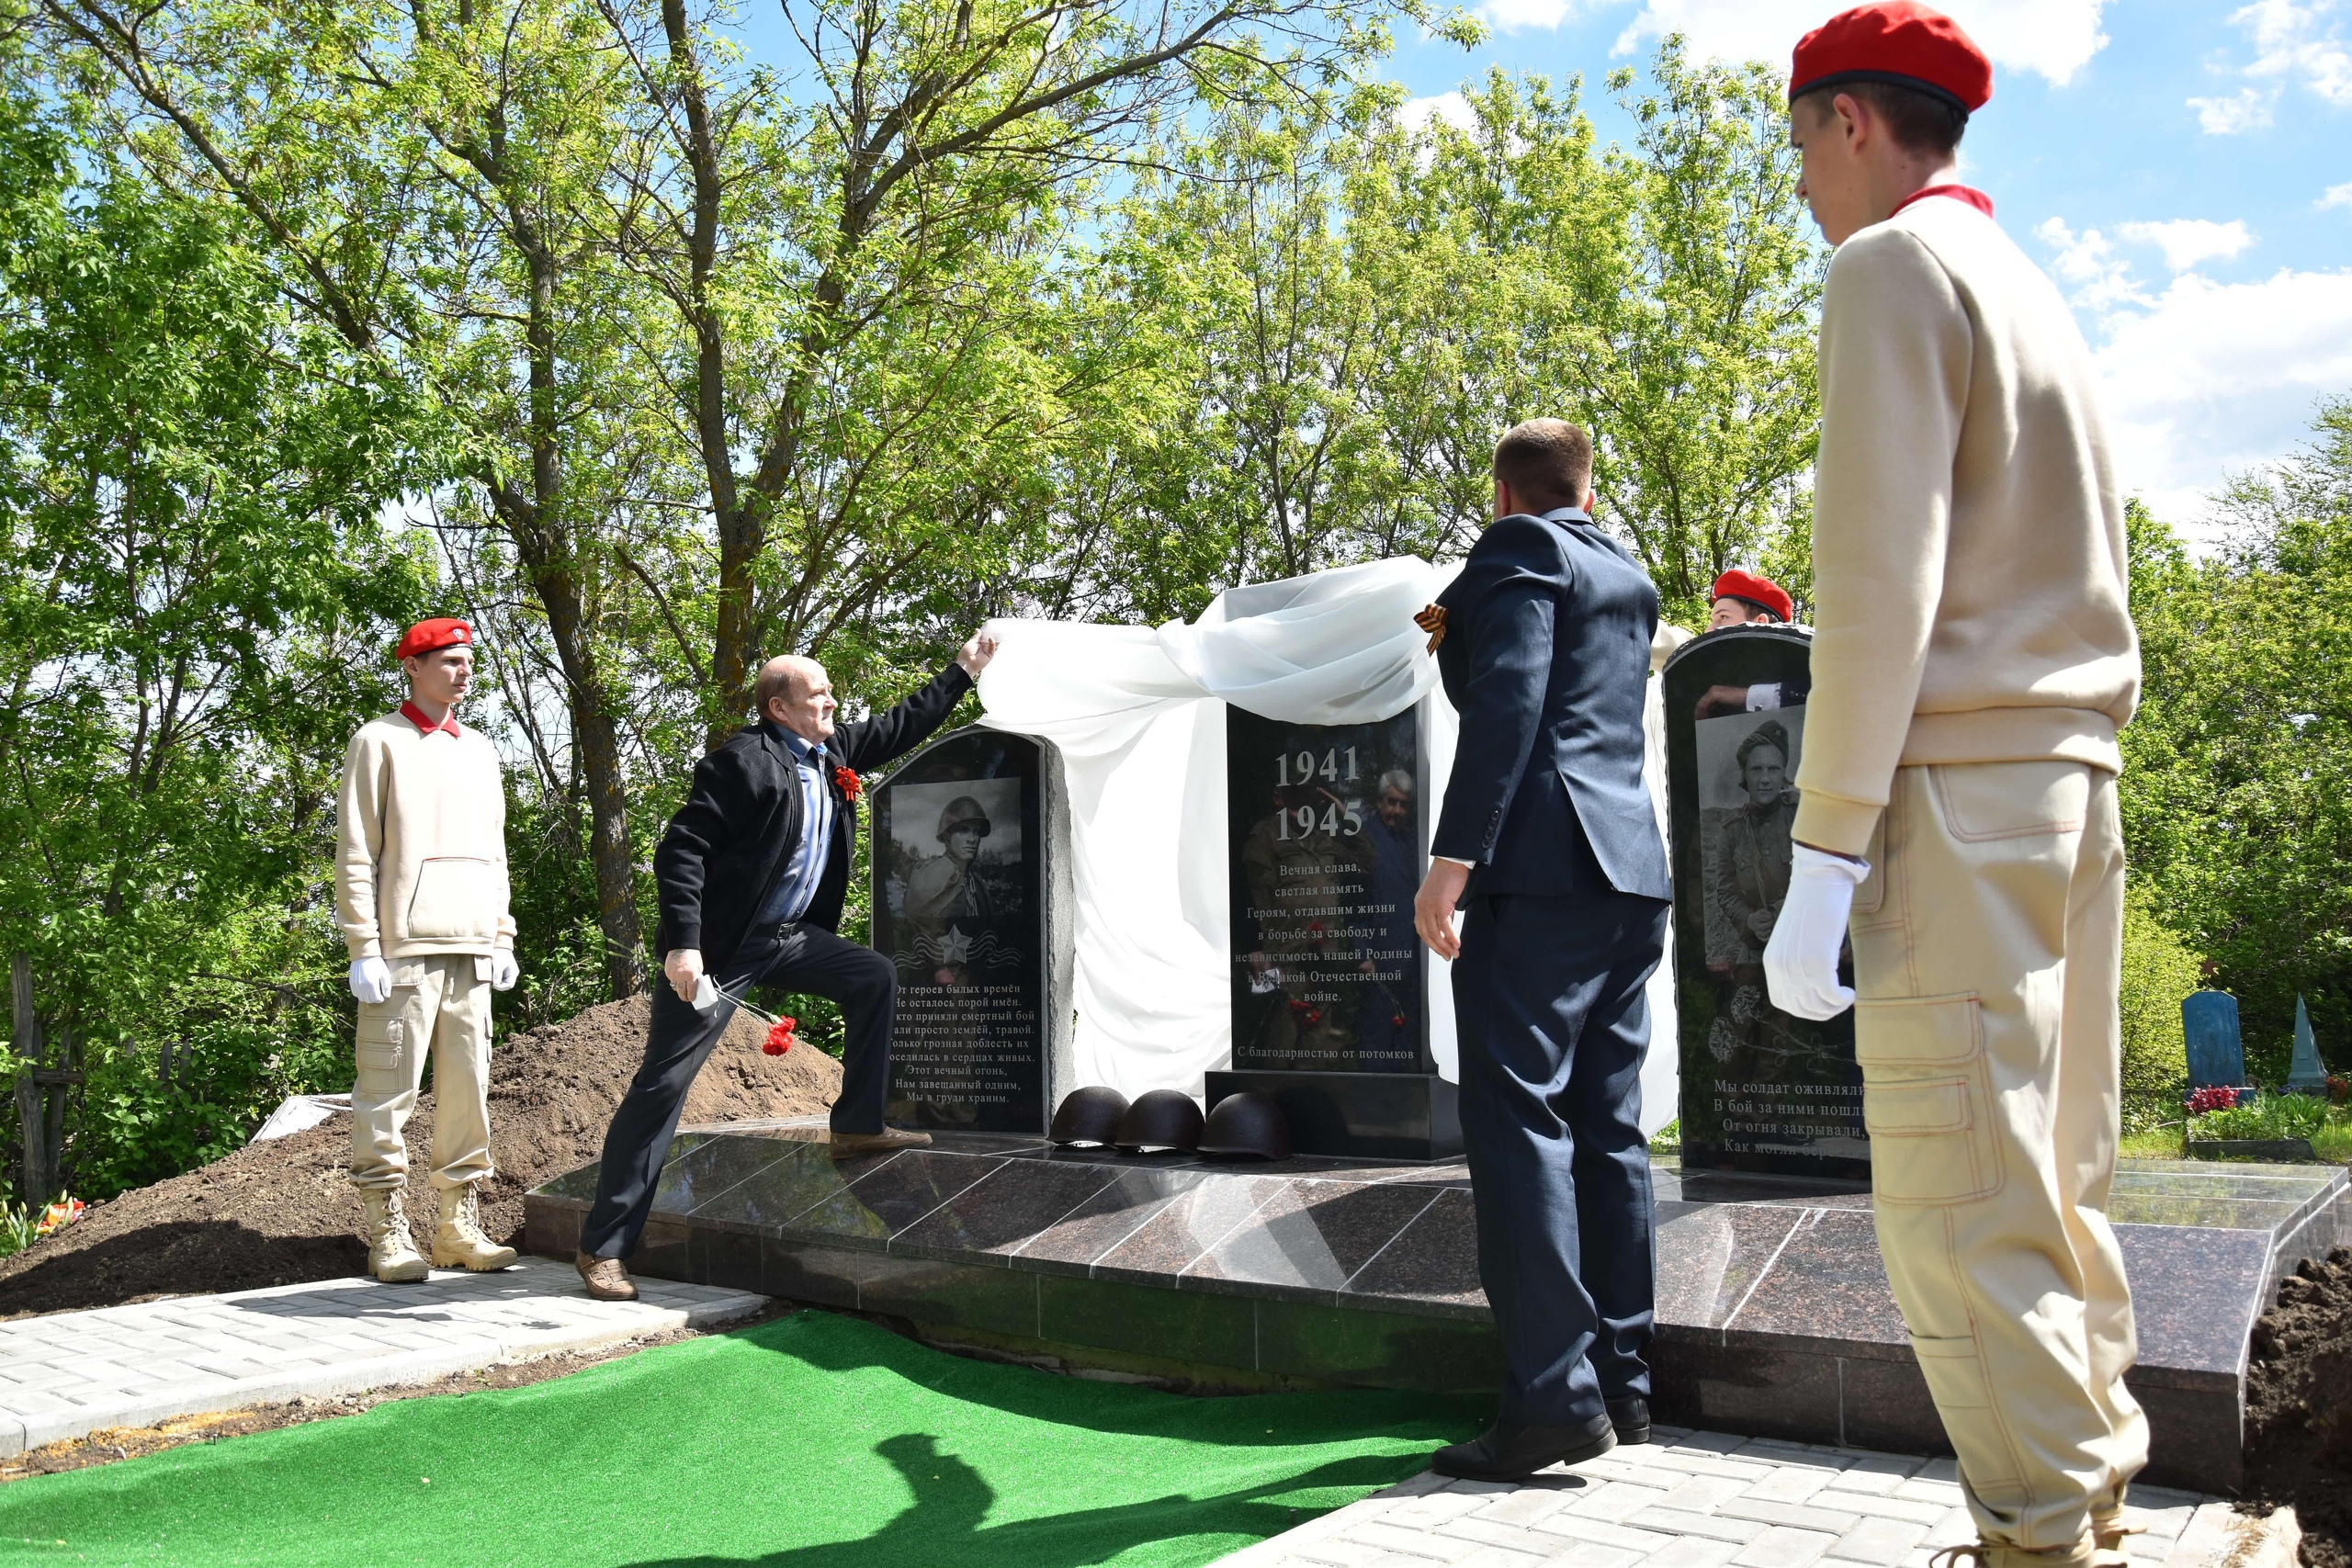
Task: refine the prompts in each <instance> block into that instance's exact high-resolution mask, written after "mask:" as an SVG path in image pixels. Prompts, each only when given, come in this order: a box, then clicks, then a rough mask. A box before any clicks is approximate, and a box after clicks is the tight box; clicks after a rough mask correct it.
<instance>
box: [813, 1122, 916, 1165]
mask: <svg viewBox="0 0 2352 1568" xmlns="http://www.w3.org/2000/svg"><path fill="white" fill-rule="evenodd" d="M930 1146H931V1134H929V1133H908V1132H902V1131H900V1130H899V1128H896V1127H885V1128H883V1129H882V1130H881V1131H880V1132H878V1133H835V1134H833V1136H832V1154H833V1157H834V1158H835V1159H854V1158H855V1157H857V1156H861V1155H893V1154H897V1153H898V1152H899V1150H900V1149H922V1148H928V1147H930Z"/></svg>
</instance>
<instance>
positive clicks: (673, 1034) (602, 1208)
mask: <svg viewBox="0 0 2352 1568" xmlns="http://www.w3.org/2000/svg"><path fill="white" fill-rule="evenodd" d="M711 979H712V980H713V981H714V982H716V983H717V985H718V988H719V989H720V990H722V991H725V992H727V993H728V994H729V996H737V997H740V996H741V995H742V994H743V993H744V991H745V990H747V989H748V988H750V987H752V986H754V985H761V984H765V985H770V986H781V987H784V988H786V990H792V991H802V992H806V993H808V994H809V995H810V996H818V997H828V998H831V999H832V1000H834V1001H837V1002H839V1003H841V1005H842V1031H843V1033H844V1034H845V1036H846V1038H845V1039H844V1040H843V1041H842V1092H841V1098H840V1099H839V1100H835V1101H833V1114H832V1128H833V1131H834V1132H836V1133H878V1132H880V1131H881V1130H882V1102H883V1099H884V1096H885V1095H886V1094H887V1092H888V1089H889V1078H890V1026H891V1024H892V1023H893V1022H895V1021H897V1016H898V1009H899V976H898V971H897V970H896V969H895V968H894V967H892V965H891V963H890V961H889V960H888V959H887V958H885V957H883V956H882V955H881V954H880V953H876V952H875V951H874V950H873V949H872V948H870V947H861V946H859V945H858V944H857V943H856V942H850V941H848V940H846V939H845V938H842V937H840V936H836V935H835V934H834V933H833V932H831V931H827V930H825V929H824V928H823V927H822V926H809V925H787V926H783V927H780V928H778V929H777V930H776V931H774V932H773V933H772V934H770V935H767V936H763V937H760V938H757V939H755V940H754V941H752V942H747V943H745V944H744V948H743V951H741V953H736V954H735V956H734V957H732V958H730V959H729V960H728V961H727V964H726V965H725V966H724V967H722V968H721V969H719V970H718V971H717V972H716V973H714V974H713V975H712V976H711ZM734 1016H735V1004H734V1003H732V1002H730V1001H728V1000H726V999H725V998H721V999H720V1001H719V1003H718V1006H717V1007H715V1008H713V1009H711V1010H710V1011H708V1012H707V1013H700V1012H696V1011H695V1010H694V1008H693V1007H692V1005H690V1004H689V1003H686V1002H684V1001H681V1000H679V999H678V993H677V991H676V990H675V989H674V988H673V987H672V986H671V984H670V982H669V981H668V980H666V979H663V978H662V977H661V976H655V977H654V981H653V1022H652V1025H651V1027H650V1029H648V1030H647V1032H646V1041H645V1061H644V1063H643V1064H642V1065H641V1066H639V1068H638V1069H637V1077H636V1078H635V1079H633V1080H632V1081H631V1082H630V1084H629V1086H628V1093H627V1094H625V1095H623V1096H622V1097H621V1103H620V1108H619V1109H618V1110H616V1111H614V1112H613V1124H612V1125H611V1126H610V1127H607V1128H606V1129H605V1163H604V1165H603V1167H602V1168H601V1169H599V1170H598V1172H597V1173H596V1201H594V1203H592V1204H590V1205H589V1208H588V1218H587V1219H586V1220H585V1221H583V1222H582V1224H581V1227H580V1250H581V1251H582V1252H585V1253H587V1254H589V1255H590V1256H592V1257H595V1258H626V1257H628V1255H629V1254H630V1253H632V1252H635V1251H636V1250H637V1238H638V1237H639V1235H642V1234H644V1231H645V1219H646V1216H647V1215H648V1214H650V1213H652V1212H653V1191H654V1188H655V1187H656V1186H657V1185H658V1184H659V1183H660V1181H661V1179H662V1161H663V1160H664V1159H665V1158H666V1157H667V1156H668V1155H669V1153H670V1140H671V1139H673V1138H674V1137H675V1136H677V1133H678V1113H679V1112H680V1111H683V1110H684V1108H685V1103H686V1091H687V1090H688V1089H692V1088H693V1087H694V1082H695V1074H696V1073H699V1072H701V1071H702V1065H703V1063H704V1062H705V1061H707V1060H708V1059H709V1056H710V1053H711V1048H712V1047H713V1046H715V1045H717V1044H718V1038H719V1036H720V1035H722V1034H724V1033H726V1032H727V1025H728V1021H729V1020H731V1019H732V1018H733V1017H734ZM800 1049H801V1050H803V1051H807V1050H812V1049H814V1047H812V1046H808V1045H803V1046H801V1047H800Z"/></svg>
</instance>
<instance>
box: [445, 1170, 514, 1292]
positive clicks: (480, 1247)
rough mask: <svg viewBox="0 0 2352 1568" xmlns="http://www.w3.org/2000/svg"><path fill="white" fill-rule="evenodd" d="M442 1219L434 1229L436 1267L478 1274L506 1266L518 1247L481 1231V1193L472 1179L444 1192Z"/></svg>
mask: <svg viewBox="0 0 2352 1568" xmlns="http://www.w3.org/2000/svg"><path fill="white" fill-rule="evenodd" d="M440 1199H441V1201H440V1209H441V1223H440V1224H438V1225H436V1226H435V1227H434V1231H433V1267H435V1269H472V1270H473V1271H474V1272H475V1273H477V1274H485V1273H488V1272H489V1271H490V1270H491V1269H503V1268H505V1267H506V1266H507V1265H508V1264H510V1263H512V1262H514V1261H515V1249H514V1248H513V1247H501V1246H499V1245H498V1244H497V1243H496V1242H494V1241H492V1240H491V1239H490V1237H488V1236H486V1235H482V1234H481V1220H480V1218H479V1216H480V1214H481V1193H479V1192H477V1191H476V1190H474V1184H473V1183H472V1182H470V1181H469V1182H468V1183H466V1185H464V1186H463V1187H458V1188H453V1189H451V1190H448V1191H447V1192H444V1193H442V1194H441V1195H440Z"/></svg>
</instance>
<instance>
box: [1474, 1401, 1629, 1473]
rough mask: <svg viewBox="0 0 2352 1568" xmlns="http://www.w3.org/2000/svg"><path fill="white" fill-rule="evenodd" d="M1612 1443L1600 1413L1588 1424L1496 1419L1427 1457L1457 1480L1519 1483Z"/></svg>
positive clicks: (1595, 1454) (1585, 1457) (1612, 1434)
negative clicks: (1536, 1423) (1514, 1424)
mask: <svg viewBox="0 0 2352 1568" xmlns="http://www.w3.org/2000/svg"><path fill="white" fill-rule="evenodd" d="M1616 1446H1617V1434H1616V1433H1615V1432H1614V1431H1612V1430H1611V1428H1610V1426H1609V1422H1608V1419H1607V1418H1606V1417H1605V1416H1604V1417H1603V1418H1602V1419H1601V1420H1600V1421H1599V1422H1598V1423H1596V1424H1595V1425H1593V1426H1590V1427H1506V1426H1504V1425H1503V1424H1502V1423H1501V1422H1499V1421H1498V1422H1496V1423H1495V1424H1494V1425H1493V1426H1491V1427H1487V1430H1486V1431H1485V1433H1483V1434H1482V1435H1480V1436H1478V1437H1476V1438H1471V1439H1470V1440H1469V1441H1468V1442H1466V1443H1454V1444H1452V1445H1451V1446H1449V1447H1446V1448H1442V1449H1440V1450H1437V1452H1436V1453H1434V1454H1432V1455H1430V1469H1431V1470H1434V1471H1436V1472H1438V1473H1439V1474H1440V1475H1450V1476H1453V1478H1454V1479H1455V1480H1457V1481H1518V1480H1520V1479H1521V1478H1523V1477H1525V1476H1530V1475H1532V1474H1534V1473H1535V1472H1537V1471H1539V1470H1542V1469H1543V1468H1544V1466H1546V1465H1552V1464H1581V1463H1583V1462H1584V1461H1586V1460H1589V1459H1599V1458H1600V1456H1601V1455H1602V1454H1605V1453H1607V1452H1608V1451H1609V1450H1611V1449H1613V1448H1615V1447H1616Z"/></svg>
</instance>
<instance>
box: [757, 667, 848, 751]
mask: <svg viewBox="0 0 2352 1568" xmlns="http://www.w3.org/2000/svg"><path fill="white" fill-rule="evenodd" d="M752 702H753V704H754V705H756V706H757V707H758V709H759V715H760V716H761V717H762V718H763V719H773V720H774V721H775V722H776V723H778V724H781V725H783V726H784V727H785V728H786V729H789V730H791V731H792V732H793V733H794V734H795V735H797V736H799V737H800V738H801V739H803V740H812V741H823V740H828V739H831V737H832V733H833V706H834V704H833V682H832V677H831V676H830V675H828V674H826V673H825V667H824V666H823V665H821V664H820V663H818V662H817V661H816V660H813V659H809V658H807V657H805V656H804V655H801V654H797V653H780V654H778V655H776V657H775V658H774V659H771V660H768V661H767V662H766V663H765V664H763V665H761V666H760V678H759V680H758V681H757V682H754V683H753V685H752Z"/></svg>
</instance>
